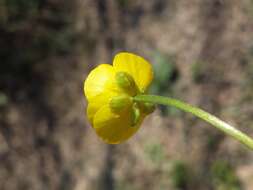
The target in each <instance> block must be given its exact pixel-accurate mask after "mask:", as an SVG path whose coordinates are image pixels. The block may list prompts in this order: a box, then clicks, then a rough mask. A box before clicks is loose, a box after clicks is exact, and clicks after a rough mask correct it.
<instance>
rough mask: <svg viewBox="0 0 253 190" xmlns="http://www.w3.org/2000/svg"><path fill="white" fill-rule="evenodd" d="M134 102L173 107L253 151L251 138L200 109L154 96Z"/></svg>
mask: <svg viewBox="0 0 253 190" xmlns="http://www.w3.org/2000/svg"><path fill="white" fill-rule="evenodd" d="M134 101H136V102H150V103H154V104H162V105H166V106H173V107H176V108H178V109H180V110H183V111H185V112H189V113H192V114H193V115H195V116H197V117H198V118H200V119H202V120H204V121H206V122H208V123H210V124H211V125H212V126H214V127H216V128H217V129H219V130H221V131H223V132H224V133H225V134H227V135H229V136H231V137H233V138H234V139H236V140H238V141H239V142H241V143H242V144H244V145H246V146H247V147H248V148H249V149H251V150H253V139H252V138H251V137H249V136H248V135H246V134H244V133H243V132H241V131H240V130H238V129H236V128H235V127H233V126H231V125H229V124H228V123H226V122H224V121H222V120H220V119H219V118H217V117H215V116H214V115H212V114H210V113H208V112H206V111H204V110H202V109H200V108H197V107H195V106H192V105H189V104H187V103H184V102H182V101H180V100H177V99H173V98H168V97H162V96H156V95H137V96H135V97H134Z"/></svg>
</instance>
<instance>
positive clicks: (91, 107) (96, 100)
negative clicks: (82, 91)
mask: <svg viewBox="0 0 253 190" xmlns="http://www.w3.org/2000/svg"><path fill="white" fill-rule="evenodd" d="M114 95H115V93H113V92H107V93H102V94H99V95H97V96H95V97H92V98H91V99H90V101H89V102H88V106H87V116H88V119H89V121H90V123H91V124H93V117H94V115H95V113H96V112H97V111H98V110H99V109H100V108H101V107H103V106H104V105H106V104H109V102H110V100H111V99H112V97H113V96H114Z"/></svg>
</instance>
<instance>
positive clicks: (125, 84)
mask: <svg viewBox="0 0 253 190" xmlns="http://www.w3.org/2000/svg"><path fill="white" fill-rule="evenodd" d="M115 77H116V83H117V85H118V86H119V87H120V88H121V89H123V90H124V91H125V92H127V93H128V94H129V95H130V96H134V95H136V94H137V92H138V89H137V86H136V84H135V81H134V79H133V77H132V76H131V75H129V74H128V73H126V72H118V73H116V76H115Z"/></svg>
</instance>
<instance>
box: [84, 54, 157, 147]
mask: <svg viewBox="0 0 253 190" xmlns="http://www.w3.org/2000/svg"><path fill="white" fill-rule="evenodd" d="M152 79H153V70H152V66H151V64H150V63H149V62H148V61H146V60H145V59H143V58H142V57H140V56H137V55H134V54H132V53H126V52H123V53H119V54H117V55H116V56H115V58H114V60H113V65H109V64H101V65H99V66H98V67H96V68H95V69H94V70H92V71H91V73H90V74H89V75H88V77H87V79H86V80H85V82H84V94H85V96H86V98H87V101H88V106H87V116H88V119H89V121H90V123H91V124H92V127H93V128H94V129H95V131H96V133H97V135H98V136H99V137H100V138H101V139H102V140H103V141H105V142H106V143H109V144H118V143H121V142H123V141H125V140H127V139H128V138H130V137H131V136H132V135H133V134H134V133H135V132H136V131H137V130H138V129H139V127H140V125H141V123H142V121H143V119H144V117H145V116H146V115H147V114H149V113H151V112H152V111H153V105H152V104H150V103H141V102H135V101H134V99H133V97H134V96H136V95H139V94H145V93H146V91H147V88H148V86H149V85H150V83H151V81H152Z"/></svg>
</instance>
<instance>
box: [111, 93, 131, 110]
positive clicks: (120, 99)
mask: <svg viewBox="0 0 253 190" xmlns="http://www.w3.org/2000/svg"><path fill="white" fill-rule="evenodd" d="M131 104H132V99H131V97H130V96H128V95H120V96H116V97H113V98H112V99H111V101H110V108H111V109H112V110H113V111H114V112H120V111H123V110H125V109H126V108H127V107H129V106H130V105H131Z"/></svg>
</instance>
